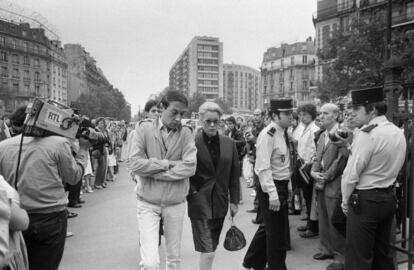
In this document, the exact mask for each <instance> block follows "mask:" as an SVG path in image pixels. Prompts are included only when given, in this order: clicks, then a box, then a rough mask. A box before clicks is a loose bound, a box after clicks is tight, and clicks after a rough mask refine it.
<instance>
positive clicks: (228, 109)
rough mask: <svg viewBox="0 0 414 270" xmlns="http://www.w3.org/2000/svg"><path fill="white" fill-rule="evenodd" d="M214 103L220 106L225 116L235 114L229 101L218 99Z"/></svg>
mask: <svg viewBox="0 0 414 270" xmlns="http://www.w3.org/2000/svg"><path fill="white" fill-rule="evenodd" d="M214 102H215V103H217V104H218V105H219V106H220V108H222V109H223V111H224V113H225V114H232V113H233V109H232V107H231V105H232V104H231V103H230V102H229V101H225V100H224V99H222V98H216V99H215V100H214Z"/></svg>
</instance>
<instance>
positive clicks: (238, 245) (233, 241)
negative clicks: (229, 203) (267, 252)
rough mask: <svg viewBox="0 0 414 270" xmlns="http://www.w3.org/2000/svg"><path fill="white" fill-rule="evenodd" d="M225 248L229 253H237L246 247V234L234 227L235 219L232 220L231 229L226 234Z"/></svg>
mask: <svg viewBox="0 0 414 270" xmlns="http://www.w3.org/2000/svg"><path fill="white" fill-rule="evenodd" d="M223 246H224V248H225V249H227V250H228V251H237V250H240V249H242V248H244V247H245V246H246V238H244V234H243V233H242V231H240V229H239V228H237V227H236V226H235V225H234V221H233V218H231V227H230V229H229V230H228V231H227V233H226V238H225V239H224V243H223Z"/></svg>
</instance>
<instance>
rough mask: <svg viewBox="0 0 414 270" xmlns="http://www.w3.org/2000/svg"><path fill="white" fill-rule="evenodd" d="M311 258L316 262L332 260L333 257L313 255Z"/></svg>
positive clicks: (320, 254)
mask: <svg viewBox="0 0 414 270" xmlns="http://www.w3.org/2000/svg"><path fill="white" fill-rule="evenodd" d="M313 258H314V259H315V260H318V261H323V260H328V259H333V258H334V255H333V254H323V253H316V254H315V255H313Z"/></svg>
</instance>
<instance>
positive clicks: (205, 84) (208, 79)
mask: <svg viewBox="0 0 414 270" xmlns="http://www.w3.org/2000/svg"><path fill="white" fill-rule="evenodd" d="M169 76H170V79H169V86H170V89H174V90H178V91H181V92H183V93H184V94H186V95H187V96H191V95H193V94H194V93H196V92H197V93H201V94H203V95H204V96H205V97H206V98H207V99H210V100H213V99H216V98H223V43H222V42H220V41H219V39H218V38H214V37H205V36H203V37H201V36H196V37H194V38H193V39H192V40H191V42H190V43H189V44H188V46H187V47H186V48H185V50H184V51H183V52H182V54H181V55H180V57H179V58H178V59H177V60H176V61H175V63H174V64H173V66H172V67H171V69H170V74H169Z"/></svg>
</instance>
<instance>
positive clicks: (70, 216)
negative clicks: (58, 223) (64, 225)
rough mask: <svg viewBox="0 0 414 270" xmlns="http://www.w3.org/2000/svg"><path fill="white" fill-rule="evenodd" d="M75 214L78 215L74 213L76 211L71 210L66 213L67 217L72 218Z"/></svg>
mask: <svg viewBox="0 0 414 270" xmlns="http://www.w3.org/2000/svg"><path fill="white" fill-rule="evenodd" d="M77 216H78V214H76V213H73V212H69V213H68V218H74V217H77Z"/></svg>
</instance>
